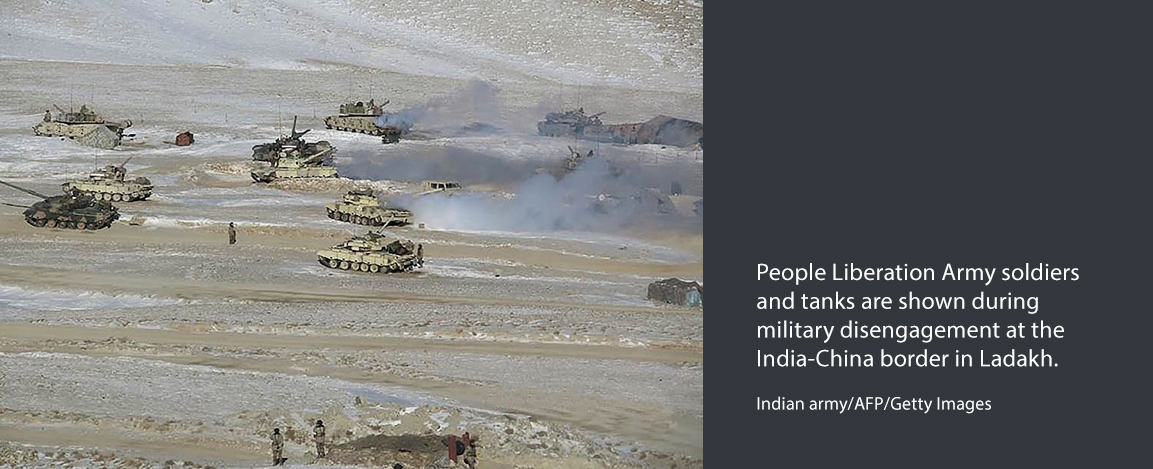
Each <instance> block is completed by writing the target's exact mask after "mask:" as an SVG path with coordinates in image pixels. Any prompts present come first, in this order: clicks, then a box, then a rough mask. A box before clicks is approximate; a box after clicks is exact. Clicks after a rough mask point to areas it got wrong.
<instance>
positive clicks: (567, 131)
mask: <svg viewBox="0 0 1153 469" xmlns="http://www.w3.org/2000/svg"><path fill="white" fill-rule="evenodd" d="M601 114H604V112H598V113H596V114H593V115H591V116H590V115H586V114H585V110H584V108H580V109H577V110H575V111H561V112H550V113H548V114H545V116H544V120H543V121H541V122H538V123H537V124H536V129H537V132H538V133H540V134H541V135H543V136H546V137H571V136H574V135H575V136H580V135H582V134H584V130H585V128H586V127H600V126H602V125H603V124H601V118H600V116H601Z"/></svg>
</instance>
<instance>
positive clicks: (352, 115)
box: [324, 99, 408, 143]
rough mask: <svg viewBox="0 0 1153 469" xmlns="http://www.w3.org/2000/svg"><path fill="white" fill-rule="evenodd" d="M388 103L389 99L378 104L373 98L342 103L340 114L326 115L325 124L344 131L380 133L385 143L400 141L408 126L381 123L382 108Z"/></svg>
mask: <svg viewBox="0 0 1153 469" xmlns="http://www.w3.org/2000/svg"><path fill="white" fill-rule="evenodd" d="M387 104H388V100H385V101H384V102H383V103H381V104H379V105H377V104H376V103H375V102H374V101H373V100H371V99H370V100H368V102H367V103H365V102H363V101H357V102H355V103H345V104H341V105H340V114H337V115H335V116H328V117H325V118H324V126H325V127H327V128H329V129H334V130H340V131H343V132H356V133H362V134H368V135H379V136H380V137H381V141H382V142H384V143H396V142H399V141H400V136H401V134H403V133H405V132H407V131H408V128H407V127H403V126H397V125H381V124H382V122H381V121H380V116H381V115H383V114H384V111H383V110H382V108H383V107H384V106H385V105H387Z"/></svg>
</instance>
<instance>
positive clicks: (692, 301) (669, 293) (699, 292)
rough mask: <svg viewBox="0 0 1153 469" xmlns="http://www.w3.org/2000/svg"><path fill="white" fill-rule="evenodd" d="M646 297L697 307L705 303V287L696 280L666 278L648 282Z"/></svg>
mask: <svg viewBox="0 0 1153 469" xmlns="http://www.w3.org/2000/svg"><path fill="white" fill-rule="evenodd" d="M648 299H650V300H652V301H660V302H662V303H668V304H673V305H677V306H685V307H689V308H699V307H703V306H704V304H705V287H704V286H702V285H701V284H699V283H697V282H688V281H684V280H681V279H679V278H667V279H664V280H658V281H656V282H653V283H650V284H649V295H648Z"/></svg>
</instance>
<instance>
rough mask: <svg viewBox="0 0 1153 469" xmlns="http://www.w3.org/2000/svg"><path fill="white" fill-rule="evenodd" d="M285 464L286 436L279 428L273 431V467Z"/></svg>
mask: <svg viewBox="0 0 1153 469" xmlns="http://www.w3.org/2000/svg"><path fill="white" fill-rule="evenodd" d="M281 464H284V435H281V434H280V429H279V428H273V429H272V465H273V466H279V465H281Z"/></svg>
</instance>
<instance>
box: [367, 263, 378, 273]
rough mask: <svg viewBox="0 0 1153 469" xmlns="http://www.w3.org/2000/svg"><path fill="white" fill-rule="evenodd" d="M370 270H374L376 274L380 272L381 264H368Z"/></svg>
mask: <svg viewBox="0 0 1153 469" xmlns="http://www.w3.org/2000/svg"><path fill="white" fill-rule="evenodd" d="M368 271H369V272H372V273H374V274H375V273H377V272H380V266H379V265H376V264H372V265H370V266H368Z"/></svg>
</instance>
